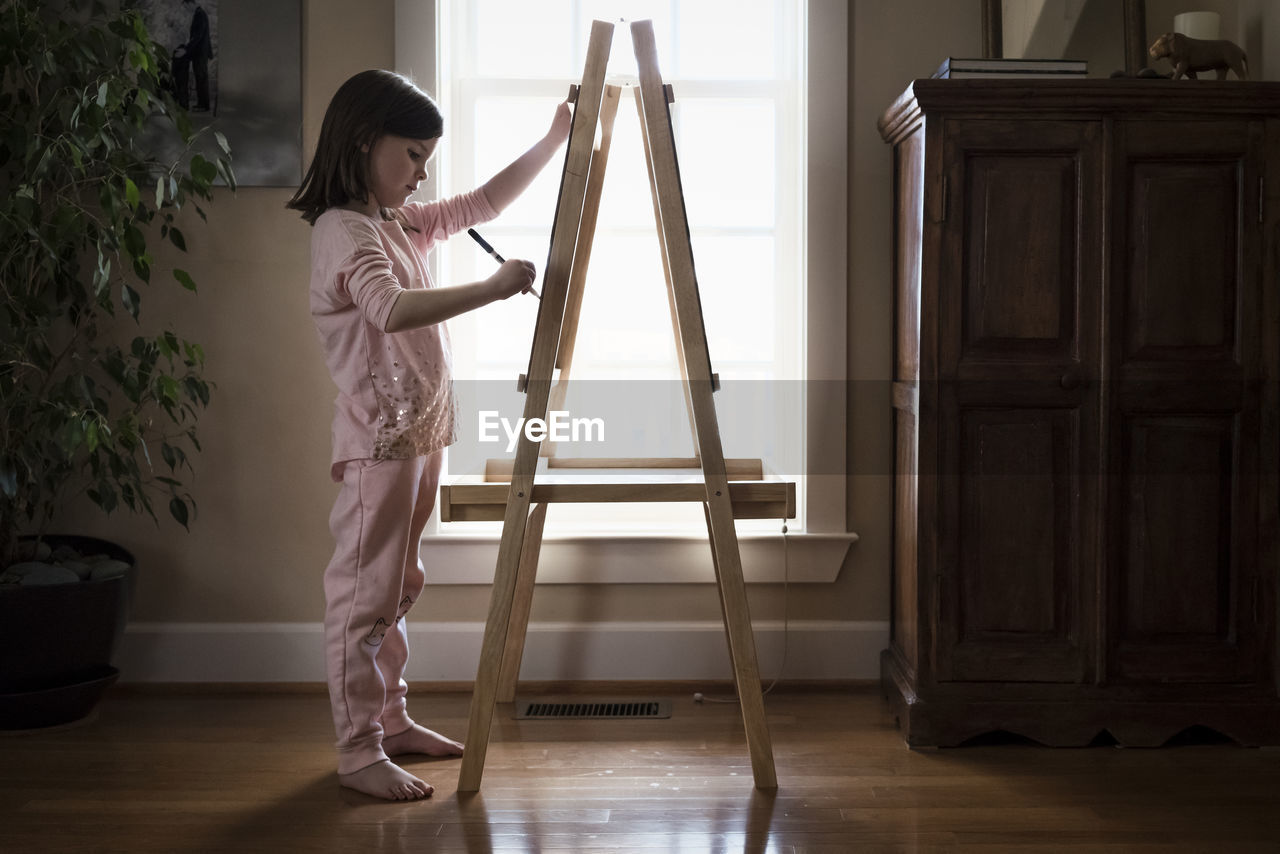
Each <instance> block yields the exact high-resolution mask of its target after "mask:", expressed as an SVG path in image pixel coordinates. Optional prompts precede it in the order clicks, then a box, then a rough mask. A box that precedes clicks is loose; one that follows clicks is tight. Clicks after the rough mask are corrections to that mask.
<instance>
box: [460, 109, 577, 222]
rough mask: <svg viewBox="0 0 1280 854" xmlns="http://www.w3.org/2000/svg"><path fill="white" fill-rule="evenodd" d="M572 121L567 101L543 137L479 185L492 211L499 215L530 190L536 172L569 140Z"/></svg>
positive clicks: (558, 110)
mask: <svg viewBox="0 0 1280 854" xmlns="http://www.w3.org/2000/svg"><path fill="white" fill-rule="evenodd" d="M571 122H572V114H571V113H570V111H569V102H568V101H565V102H564V103H562V104H560V105H559V106H557V107H556V114H555V118H554V119H552V121H551V127H550V129H549V130H548V131H547V134H546V136H544V137H543V138H542V139H540V140H538V141H537V142H535V143H534V144H533V147H532V148H530V149H529V150H528V151H526V152H525V153H524V154H521V155H520V156H519V157H517V158H516V159H515V160H513V161H511V163H510V164H509V165H508V166H506V167H505V168H504V169H503V170H502V171H501V172H499V173H498V174H496V175H494V176H493V177H492V178H490V179H489V180H488V181H486V182H485V183H484V184H483V185H482V186H483V189H484V194H485V196H486V197H488V199H489V204H490V205H492V206H493V209H494V210H496V211H499V212H501V211H502V210H504V209H505V208H506V207H507V206H508V205H510V204H511V203H512V202H514V201H515V200H516V198H517V197H518V196H519V195H520V194H521V193H523V192H524V191H525V190H527V189H528V188H529V185H530V184H532V183H533V179H534V178H536V177H537V175H538V173H539V172H541V171H542V170H543V169H544V168H546V165H547V164H548V163H550V162H551V158H552V156H553V155H555V153H556V150H557V149H559V148H560V146H561V145H563V144H564V141H565V140H566V139H568V138H569V126H570V123H571Z"/></svg>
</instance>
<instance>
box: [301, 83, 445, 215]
mask: <svg viewBox="0 0 1280 854" xmlns="http://www.w3.org/2000/svg"><path fill="white" fill-rule="evenodd" d="M443 133H444V117H443V116H441V115H440V108H439V107H437V106H436V102H435V101H433V100H431V96H430V95H428V94H427V93H426V92H423V91H422V90H421V89H419V88H418V87H417V86H415V85H414V84H413V82H412V81H410V80H409V79H408V78H406V77H403V76H401V75H399V74H396V73H395V72H392V71H381V70H377V69H375V70H372V71H361V72H360V73H359V74H356V75H355V76H353V77H351V78H350V79H349V80H347V82H346V83H343V84H342V85H341V86H340V87H338V91H337V92H335V93H334V94H333V99H332V100H331V101H330V102H329V108H328V109H327V110H326V111H325V114H324V122H323V124H321V126H320V140H319V142H317V143H316V154H315V157H313V158H312V159H311V165H310V166H309V167H308V168H307V174H306V175H304V176H303V178H302V186H301V187H299V188H298V192H297V193H295V194H294V196H293V198H292V199H290V200H289V202H288V204H286V205H285V207H288V208H292V209H293V210H299V211H302V218H303V219H305V220H306V221H307V222H308V223H310V224H311V225H315V224H316V220H317V219H318V218H319V217H320V214H322V213H324V212H325V211H327V210H328V209H329V208H334V207H340V206H342V205H346V204H350V203H352V202H358V203H360V204H366V203H367V202H368V201H369V181H368V159H369V158H368V152H367V150H366V151H362V150H361V147H362V146H367V147H368V148H369V149H371V148H372V147H373V143H374V141H375V140H377V139H378V138H379V137H381V136H384V135H385V134H393V135H395V136H403V137H406V138H407V139H435V138H436V137H439V136H440V135H441V134H443ZM382 215H383V218H384V219H399V217H396V216H395V215H394V214H392V213H391V212H389V211H387V210H385V209H384V210H383V211H382Z"/></svg>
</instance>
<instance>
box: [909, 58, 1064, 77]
mask: <svg viewBox="0 0 1280 854" xmlns="http://www.w3.org/2000/svg"><path fill="white" fill-rule="evenodd" d="M1088 66H1089V63H1087V62H1086V61H1085V60H1083V59H956V58H955V57H951V56H949V57H947V58H946V59H944V60H943V61H942V64H941V65H939V66H938V70H937V71H935V72H933V76H934V77H935V78H938V79H943V80H960V79H969V80H975V79H985V80H1010V79H1017V78H1035V79H1040V80H1047V79H1053V78H1067V79H1075V80H1079V79H1083V78H1084V76H1085V74H1086V73H1087V72H1088V70H1089V69H1088Z"/></svg>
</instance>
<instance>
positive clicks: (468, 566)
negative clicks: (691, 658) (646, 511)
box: [420, 533, 858, 585]
mask: <svg viewBox="0 0 1280 854" xmlns="http://www.w3.org/2000/svg"><path fill="white" fill-rule="evenodd" d="M786 539H787V546H786V564H787V565H786V567H784V566H783V544H782V535H781V534H756V533H744V534H739V535H738V549H739V552H740V553H741V555H742V574H743V577H744V578H745V579H746V581H747V582H749V583H766V584H768V583H782V582H783V581H791V582H797V583H830V582H833V581H835V580H836V578H838V577H839V575H840V569H841V567H842V566H843V565H844V561H845V556H846V555H847V554H848V552H849V548H850V547H851V546H852V545H853V544H854V543H856V542H857V541H858V535H857V534H855V533H846V534H818V533H812V534H810V533H797V534H788V535H787V538H786ZM500 540H501V537H500V536H497V535H494V534H491V533H483V534H429V535H427V536H425V537H423V538H422V541H421V546H420V554H421V555H422V561H423V564H424V565H425V566H426V567H427V583H428V584H455V585H456V584H492V583H493V572H494V567H495V565H496V563H497V560H498V543H499V541H500ZM538 581H539V582H541V583H543V584H712V583H714V582H715V571H714V569H713V568H712V565H711V554H710V547H709V545H708V542H707V537H706V535H705V534H704V535H702V536H696V535H684V536H681V535H672V534H633V533H620V534H608V533H604V534H567V535H561V536H554V535H549V536H544V537H543V540H542V549H541V552H540V553H539V560H538Z"/></svg>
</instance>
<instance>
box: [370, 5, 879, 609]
mask: <svg viewBox="0 0 1280 854" xmlns="http://www.w3.org/2000/svg"><path fill="white" fill-rule="evenodd" d="M795 2H805V0H795ZM806 5H807V14H806V15H804V20H805V21H806V22H807V32H806V33H805V43H806V63H807V66H808V74H807V82H808V85H807V93H806V98H805V105H804V114H805V121H806V122H807V132H806V145H807V150H806V152H805V157H804V168H805V174H806V178H807V180H806V181H805V185H804V191H803V192H802V194H801V196H802V199H803V205H804V211H805V217H806V221H807V228H806V230H805V237H804V240H805V247H806V251H805V253H804V259H803V269H804V271H805V276H804V279H805V282H806V287H805V289H804V293H803V298H802V304H803V308H802V311H803V313H804V316H805V324H804V329H803V332H802V340H803V344H802V353H803V359H804V367H805V385H806V387H809V388H812V387H814V384H815V383H820V384H821V389H822V393H821V394H807V395H806V418H805V430H806V439H805V443H806V448H805V453H806V456H807V457H808V458H810V460H817V459H820V460H821V461H822V462H821V464H820V465H819V464H816V463H814V462H812V461H811V462H810V463H809V464H808V470H809V471H810V472H811V473H810V474H808V475H806V476H804V477H802V478H799V479H798V480H799V483H798V487H799V488H798V490H797V491H798V493H799V494H798V498H799V500H800V502H801V503H802V505H803V506H804V508H805V511H806V512H805V524H804V528H803V530H802V531H798V532H796V531H795V530H794V528H793V533H791V534H789V535H788V537H787V539H788V540H789V541H790V544H791V547H792V559H791V563H792V564H794V566H793V567H792V568H791V569H790V571H789V572H788V570H787V569H785V568H784V566H783V562H782V561H780V560H776V559H775V558H776V557H778V548H779V543H780V540H781V538H780V537H779V535H778V534H773V533H764V532H746V533H742V534H740V536H739V541H740V545H741V549H742V557H743V565H744V573H745V575H746V578H747V580H748V581H781V580H783V579H784V576H785V577H788V578H789V580H791V581H814V582H822V581H825V582H829V581H834V580H835V578H836V577H837V576H838V574H839V571H840V568H841V566H842V565H843V562H844V558H845V555H846V553H847V551H848V548H849V546H850V545H851V544H852V543H853V542H855V541H856V540H857V534H855V533H853V532H851V531H848V530H847V522H846V482H847V477H846V476H845V474H844V472H845V456H846V451H845V441H846V435H847V433H846V429H847V427H846V390H845V382H846V374H847V371H846V367H845V365H846V357H847V334H846V330H847V306H848V300H847V282H848V263H847V245H848V236H847V223H848V204H847V190H846V188H847V185H848V175H847V168H848V162H849V155H848V144H847V143H848V130H847V116H848V97H847V93H848V31H849V30H848V15H849V12H848V7H847V4H845V3H841V2H838V0H807V4H806ZM439 6H440V4H439V2H436V3H420V2H414V0H396V4H395V15H396V21H395V31H396V45H395V67H396V70H398V71H400V72H401V73H405V74H407V75H409V76H410V77H412V78H413V79H414V80H415V81H417V82H418V83H419V85H421V86H423V88H424V89H427V90H428V91H432V92H434V91H435V86H436V81H437V80H438V79H439V78H438V76H437V66H436V61H437V56H436V51H435V49H434V48H435V44H436V41H437V39H436V36H437V31H438V30H437V28H438V26H439V21H440V13H441V10H440V8H439ZM677 95H679V93H677ZM433 171H436V170H433ZM424 189H425V196H426V197H427V198H435V197H436V195H437V193H438V191H439V185H438V183H437V180H436V177H435V175H434V174H433V175H432V176H431V177H429V178H428V181H427V184H426V186H425V188H424ZM695 251H696V249H695ZM432 262H433V275H434V273H435V264H434V262H435V259H434V258H433V259H432ZM713 357H714V353H713ZM812 472H820V473H812ZM437 520H438V513H437V514H433V518H432V521H431V522H430V523H429V524H428V528H427V532H426V534H425V535H424V540H423V542H424V544H427V543H429V544H430V546H429V547H430V548H431V549H432V555H433V561H432V562H433V564H435V565H436V566H440V567H442V568H443V567H449V569H448V570H446V571H444V572H433V573H432V578H431V583H437V584H477V583H488V582H489V581H491V580H492V577H493V568H494V559H495V558H496V554H497V543H498V540H499V539H500V534H498V533H495V532H494V531H492V530H483V531H478V532H475V533H468V532H464V531H463V530H462V529H458V530H449V531H447V532H442V531H441V530H440V527H439V523H438V521H437ZM450 527H455V526H450ZM602 540H603V541H610V540H611V541H614V542H617V543H619V544H620V545H622V544H626V545H627V548H625V549H607V550H603V552H602V553H601V554H596V553H597V552H601V550H600V549H599V548H598V545H599V544H600V542H601V541H602ZM544 543H545V544H544V552H548V553H549V554H548V556H549V557H550V556H551V553H557V554H560V557H561V559H560V560H556V561H550V560H548V561H546V562H545V563H547V564H548V566H555V567H558V568H557V569H554V570H552V571H550V572H546V571H540V574H539V581H543V582H552V583H555V582H562V583H583V582H603V583H628V582H637V581H646V582H663V583H673V582H677V583H678V582H705V581H707V580H709V575H710V568H709V566H703V564H705V563H706V562H705V560H703V559H700V558H695V551H697V552H698V553H699V554H701V552H702V551H704V550H705V548H706V546H705V532H704V533H702V534H701V535H698V534H695V533H689V532H673V533H669V534H662V533H658V534H654V533H637V532H631V531H627V532H617V533H611V532H604V533H592V532H564V533H557V532H556V531H555V530H554V529H553V528H552V527H550V526H549V527H548V529H547V532H546V535H545V539H544ZM699 543H700V544H701V549H695V550H694V551H691V550H690V548H691V546H694V545H696V544H699ZM585 554H594V555H596V556H595V557H594V558H593V559H592V560H590V561H585V560H583V559H581V558H582V556H583V555H585ZM637 555H639V556H640V558H639V559H637V557H636V556H637ZM660 555H661V556H665V557H660ZM701 557H702V558H705V554H701ZM588 564H589V566H588ZM655 566H663V567H665V568H664V569H663V571H661V572H660V573H659V575H658V576H655V574H654V572H653V569H654V567H655Z"/></svg>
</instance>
